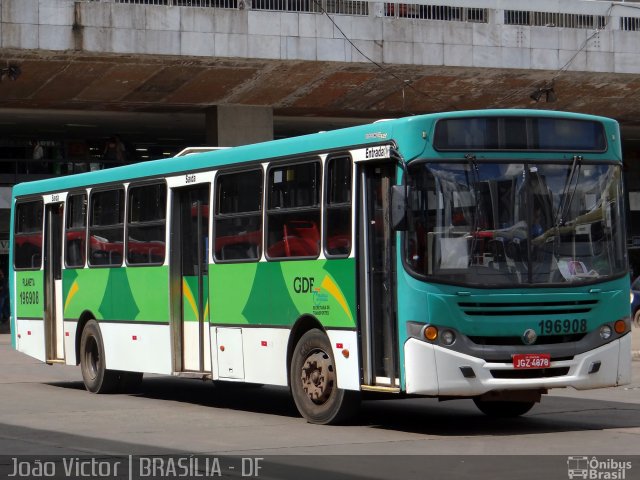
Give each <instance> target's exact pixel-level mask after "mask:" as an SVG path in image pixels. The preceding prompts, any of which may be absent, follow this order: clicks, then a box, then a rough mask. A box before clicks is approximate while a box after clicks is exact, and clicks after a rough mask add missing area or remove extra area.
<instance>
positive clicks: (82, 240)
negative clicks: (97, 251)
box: [65, 193, 87, 268]
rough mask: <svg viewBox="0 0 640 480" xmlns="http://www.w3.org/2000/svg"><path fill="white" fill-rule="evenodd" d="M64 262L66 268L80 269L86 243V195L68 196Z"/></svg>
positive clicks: (82, 264) (83, 260)
mask: <svg viewBox="0 0 640 480" xmlns="http://www.w3.org/2000/svg"><path fill="white" fill-rule="evenodd" d="M65 241H66V245H65V262H66V265H67V267H72V268H74V267H75V268H78V267H80V268H82V267H84V263H85V252H86V243H87V195H86V194H85V193H83V194H79V195H69V197H68V198H67V221H66V231H65Z"/></svg>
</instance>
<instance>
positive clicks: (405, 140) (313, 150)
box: [13, 109, 621, 198]
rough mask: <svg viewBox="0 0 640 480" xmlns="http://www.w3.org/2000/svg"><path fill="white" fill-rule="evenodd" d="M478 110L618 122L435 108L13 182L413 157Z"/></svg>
mask: <svg viewBox="0 0 640 480" xmlns="http://www.w3.org/2000/svg"><path fill="white" fill-rule="evenodd" d="M474 116H477V117H497V116H500V117H522V116H527V117H550V118H567V119H568V118H571V119H578V120H591V121H597V122H601V123H602V124H603V125H604V127H605V131H606V132H607V136H608V137H610V134H615V135H617V134H618V123H617V122H616V121H615V120H613V119H610V118H606V117H599V116H594V115H586V114H577V113H569V112H558V111H552V110H527V109H508V110H505V109H494V110H465V111H456V112H446V113H432V114H425V115H416V116H412V117H404V118H400V119H393V120H385V121H379V122H374V123H370V124H366V125H360V126H356V127H349V128H344V129H339V130H332V131H328V132H320V133H314V134H310V135H303V136H300V137H292V138H287V139H282V140H272V141H268V142H263V143H256V144H251V145H245V146H240V147H234V148H226V149H218V150H213V151H207V152H202V153H193V154H190V155H186V156H176V157H172V158H167V159H160V160H151V161H147V162H142V163H136V164H132V165H126V166H122V167H116V168H109V169H104V170H100V171H95V172H87V173H79V174H75V175H69V176H62V177H56V178H51V179H46V180H37V181H33V182H26V183H21V184H18V185H16V186H15V187H14V188H13V196H14V198H15V197H19V196H25V195H33V194H38V193H44V192H56V191H66V190H71V189H74V188H80V187H86V186H95V185H100V184H107V183H113V182H126V181H131V180H135V179H141V178H150V177H162V176H170V175H178V174H180V173H182V172H190V171H197V170H202V169H206V168H216V167H221V166H227V165H233V164H242V163H245V162H252V161H260V160H267V159H273V158H284V157H291V156H296V155H298V156H299V155H305V154H317V153H321V152H330V151H336V150H338V149H342V150H344V149H346V148H357V147H358V146H364V145H367V144H377V143H388V142H390V141H394V140H395V141H396V143H398V144H399V150H400V152H401V154H402V155H403V157H404V159H405V160H406V161H410V160H412V159H413V158H415V157H416V156H418V155H420V154H423V153H424V152H425V148H426V145H425V143H426V140H425V139H424V138H423V137H424V136H423V135H422V132H427V134H428V135H429V138H430V136H431V134H432V130H433V126H434V125H435V122H436V121H437V120H440V119H446V118H449V119H451V118H464V117H474ZM416 132H419V135H416ZM617 143H618V149H615V150H614V151H609V152H608V154H609V158H610V159H615V160H621V154H620V153H619V145H620V142H619V139H618V142H617ZM449 153H450V152H449ZM444 156H447V155H444ZM611 157H613V158H611Z"/></svg>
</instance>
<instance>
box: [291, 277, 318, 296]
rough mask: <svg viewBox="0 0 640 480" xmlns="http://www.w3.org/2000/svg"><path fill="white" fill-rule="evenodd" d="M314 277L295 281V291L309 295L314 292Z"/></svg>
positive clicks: (300, 278) (297, 278)
mask: <svg viewBox="0 0 640 480" xmlns="http://www.w3.org/2000/svg"><path fill="white" fill-rule="evenodd" d="M313 280H314V278H313V277H296V278H294V279H293V290H294V291H295V292H296V293H309V292H311V291H312V290H313Z"/></svg>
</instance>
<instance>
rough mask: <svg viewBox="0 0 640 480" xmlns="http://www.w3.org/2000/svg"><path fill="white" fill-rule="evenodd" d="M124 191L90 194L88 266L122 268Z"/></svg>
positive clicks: (119, 189) (105, 191)
mask: <svg viewBox="0 0 640 480" xmlns="http://www.w3.org/2000/svg"><path fill="white" fill-rule="evenodd" d="M123 220H124V189H122V188H118V189H114V190H103V191H97V192H94V193H92V194H91V200H90V221H89V265H91V266H112V267H115V266H120V265H122V256H123V250H124V249H123V243H122V240H123V238H124V222H123Z"/></svg>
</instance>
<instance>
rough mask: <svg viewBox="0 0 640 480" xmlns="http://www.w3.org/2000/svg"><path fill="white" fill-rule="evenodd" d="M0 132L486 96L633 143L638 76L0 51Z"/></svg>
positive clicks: (283, 115) (139, 130)
mask: <svg viewBox="0 0 640 480" xmlns="http://www.w3.org/2000/svg"><path fill="white" fill-rule="evenodd" d="M3 54H4V55H3V57H4V60H5V61H6V64H7V65H9V64H11V65H19V67H20V69H21V74H20V76H19V77H18V78H17V79H16V80H10V79H9V78H6V77H5V78H3V79H2V81H1V82H0V136H2V137H7V136H16V135H17V136H24V135H31V136H33V135H34V131H37V132H38V133H39V134H41V135H47V136H52V137H56V136H65V137H74V136H75V137H81V138H88V137H104V136H109V135H112V134H120V135H133V136H136V137H137V138H140V139H141V140H142V139H149V141H153V140H154V139H155V140H157V139H159V138H166V139H174V140H175V139H182V140H184V141H185V142H187V143H189V144H198V143H202V142H203V141H204V139H203V135H204V112H205V111H206V109H207V107H209V106H212V105H219V104H240V105H262V106H272V107H273V109H274V115H275V130H276V135H277V136H290V135H296V134H302V133H308V132H310V131H315V130H318V129H331V128H338V127H342V126H348V125H352V124H355V123H362V122H365V121H369V120H373V119H378V118H387V117H398V116H404V115H411V114H419V113H427V112H435V111H446V110H460V109H474V108H481V109H482V108H491V107H507V108H513V107H524V108H545V109H554V110H555V109H557V110H570V111H576V112H583V113H592V114H598V115H605V116H610V117H613V118H616V119H618V120H619V121H620V122H621V124H622V125H623V127H624V131H625V132H626V135H627V138H628V139H631V138H635V139H637V141H638V142H640V76H638V75H630V74H613V73H584V72H565V73H562V74H561V75H560V76H558V77H557V78H555V80H554V84H553V86H554V91H555V93H556V95H557V98H558V99H557V101H556V102H554V103H546V102H545V101H544V96H543V97H542V100H541V101H540V102H539V103H536V102H534V101H533V100H532V99H531V98H530V97H529V95H530V94H531V93H532V92H533V91H534V90H535V89H536V88H537V87H538V86H542V85H544V84H545V82H547V81H549V80H550V79H551V76H552V75H553V74H554V73H553V72H545V71H533V70H506V69H479V68H453V67H430V66H389V65H385V66H384V69H382V68H380V67H378V66H376V65H374V64H370V63H362V64H360V63H358V64H353V63H352V64H347V63H337V62H302V61H292V62H281V61H279V62H275V61H270V60H251V59H224V60H222V59H202V58H185V57H167V56H162V57H160V56H157V57H155V56H129V55H106V54H99V55H98V54H96V55H88V54H86V53H84V54H83V53H74V52H71V53H46V52H25V51H23V50H20V51H7V50H4V51H3Z"/></svg>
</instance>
